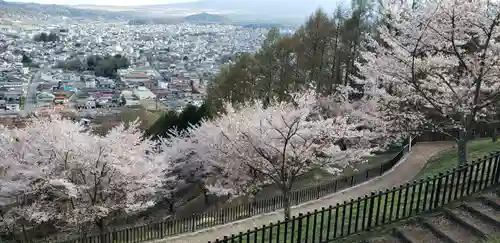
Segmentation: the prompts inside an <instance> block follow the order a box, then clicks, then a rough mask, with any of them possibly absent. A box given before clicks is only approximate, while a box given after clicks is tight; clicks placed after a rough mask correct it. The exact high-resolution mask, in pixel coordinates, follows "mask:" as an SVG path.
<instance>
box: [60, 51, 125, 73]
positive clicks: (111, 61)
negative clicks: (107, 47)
mask: <svg viewBox="0 0 500 243" xmlns="http://www.w3.org/2000/svg"><path fill="white" fill-rule="evenodd" d="M129 66H130V61H129V60H128V59H127V57H125V56H122V55H120V54H117V55H114V56H111V55H106V56H100V55H91V56H88V57H87V58H86V59H85V60H80V59H79V58H72V59H70V60H66V61H64V62H59V63H58V64H57V67H59V68H63V69H67V70H74V71H80V72H83V71H94V73H95V75H96V76H101V77H108V78H115V77H116V75H117V70H118V69H123V68H128V67H129Z"/></svg>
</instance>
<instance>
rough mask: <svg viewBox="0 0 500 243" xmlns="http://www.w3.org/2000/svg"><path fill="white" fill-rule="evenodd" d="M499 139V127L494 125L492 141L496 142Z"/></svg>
mask: <svg viewBox="0 0 500 243" xmlns="http://www.w3.org/2000/svg"><path fill="white" fill-rule="evenodd" d="M497 140H498V138H497V128H496V126H495V127H493V129H492V131H491V141H492V142H496V141H497Z"/></svg>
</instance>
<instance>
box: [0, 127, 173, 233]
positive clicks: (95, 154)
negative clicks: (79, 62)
mask: <svg viewBox="0 0 500 243" xmlns="http://www.w3.org/2000/svg"><path fill="white" fill-rule="evenodd" d="M138 125H139V123H138V122H135V123H132V124H129V126H128V127H126V126H125V125H121V126H118V127H116V128H114V129H112V130H111V131H110V132H109V133H108V134H106V135H105V136H98V135H95V134H91V133H89V132H87V131H86V130H85V129H82V127H81V126H80V125H79V124H78V123H74V122H71V121H69V120H65V119H62V118H59V117H49V118H35V119H34V120H33V121H32V122H31V123H29V124H28V125H27V126H26V127H25V128H14V129H7V128H1V135H0V143H1V148H0V154H1V155H0V156H1V157H2V161H1V163H2V164H0V171H1V172H2V174H3V176H2V177H0V180H1V184H0V209H1V216H2V218H1V221H0V223H1V224H2V225H1V226H2V227H3V232H6V233H9V234H10V235H11V236H13V237H14V236H16V235H17V234H19V232H22V233H23V237H24V239H25V240H26V239H27V238H28V237H29V235H28V234H27V233H26V232H25V231H26V229H27V227H31V228H33V227H36V225H37V224H39V223H43V222H50V223H53V222H56V223H58V224H59V226H62V227H64V228H67V229H69V228H71V229H75V228H79V229H84V228H86V227H88V226H90V225H94V226H97V228H98V229H99V230H100V232H101V233H102V232H104V231H105V230H106V228H107V227H108V222H109V219H110V218H111V217H113V216H115V215H117V214H121V213H127V214H131V213H135V212H138V211H141V210H143V209H146V208H148V207H150V206H152V205H153V204H154V199H155V193H156V189H157V188H158V187H159V186H160V185H161V184H162V183H163V182H164V180H167V179H168V178H165V176H164V175H165V174H168V173H169V169H170V166H169V164H168V163H167V162H165V161H168V160H165V158H164V157H163V154H162V153H158V152H155V151H153V150H152V145H153V143H152V142H151V141H149V140H143V139H142V133H140V132H139V130H138ZM19 198H21V199H22V200H19ZM14 238H16V237H14ZM16 239H17V238H16Z"/></svg>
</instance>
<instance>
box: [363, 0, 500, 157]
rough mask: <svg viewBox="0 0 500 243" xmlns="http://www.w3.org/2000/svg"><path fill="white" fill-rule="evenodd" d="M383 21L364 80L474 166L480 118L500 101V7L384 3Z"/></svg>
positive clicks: (467, 2)
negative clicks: (470, 151)
mask: <svg viewBox="0 0 500 243" xmlns="http://www.w3.org/2000/svg"><path fill="white" fill-rule="evenodd" d="M381 16H382V21H381V22H383V24H382V25H381V26H380V28H379V30H378V33H379V35H378V36H377V38H376V39H375V38H374V39H373V40H372V41H371V42H370V46H369V49H370V51H367V52H364V53H363V54H362V57H363V58H362V59H363V62H360V63H358V64H357V65H358V67H359V69H360V70H361V72H362V76H363V80H359V79H358V80H357V81H358V82H361V83H362V82H366V83H367V84H372V85H373V84H375V85H374V86H375V87H378V88H381V90H379V91H378V92H386V93H387V94H388V95H390V96H392V99H393V100H394V101H395V102H396V103H399V104H406V106H405V108H406V109H409V114H411V113H413V114H418V113H421V115H420V116H422V115H423V116H424V117H425V119H424V121H423V123H425V125H426V129H429V130H432V131H439V132H443V133H446V134H447V135H449V136H451V137H453V138H454V139H455V140H456V143H457V150H458V154H459V158H460V159H459V164H463V163H466V161H467V142H468V141H469V140H470V139H471V138H472V137H473V128H474V126H475V123H476V121H477V119H478V117H481V116H484V113H488V109H490V108H491V106H492V104H493V103H495V102H497V101H498V100H499V98H500V93H499V92H500V80H499V78H498V77H499V76H500V68H499V60H500V45H499V41H500V31H499V18H500V9H499V5H498V2H496V1H487V0H439V1H438V0H427V1H423V2H419V1H392V0H383V1H381ZM396 109H398V108H396Z"/></svg>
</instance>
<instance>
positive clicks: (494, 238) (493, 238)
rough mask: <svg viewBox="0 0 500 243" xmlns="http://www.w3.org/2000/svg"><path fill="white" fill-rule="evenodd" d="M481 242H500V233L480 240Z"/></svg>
mask: <svg viewBox="0 0 500 243" xmlns="http://www.w3.org/2000/svg"><path fill="white" fill-rule="evenodd" d="M481 243H500V234H497V235H493V236H490V237H488V239H486V240H484V241H481Z"/></svg>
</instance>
